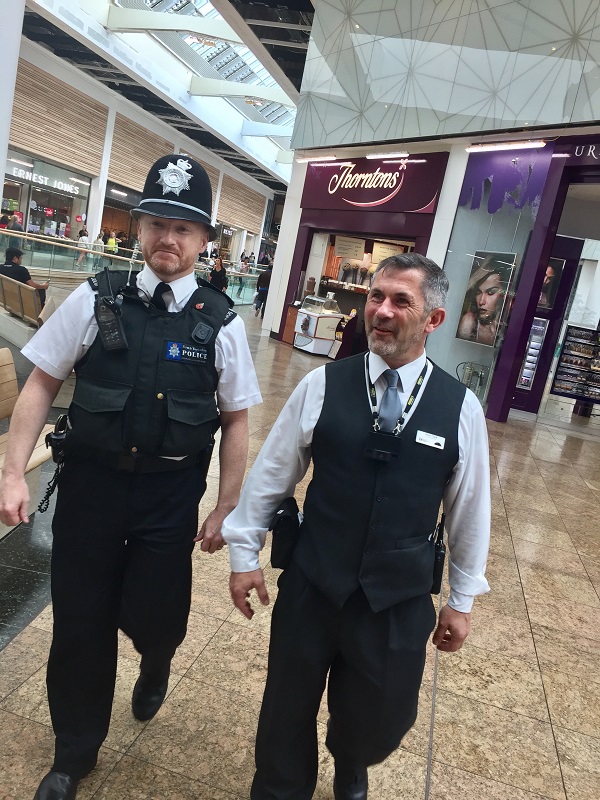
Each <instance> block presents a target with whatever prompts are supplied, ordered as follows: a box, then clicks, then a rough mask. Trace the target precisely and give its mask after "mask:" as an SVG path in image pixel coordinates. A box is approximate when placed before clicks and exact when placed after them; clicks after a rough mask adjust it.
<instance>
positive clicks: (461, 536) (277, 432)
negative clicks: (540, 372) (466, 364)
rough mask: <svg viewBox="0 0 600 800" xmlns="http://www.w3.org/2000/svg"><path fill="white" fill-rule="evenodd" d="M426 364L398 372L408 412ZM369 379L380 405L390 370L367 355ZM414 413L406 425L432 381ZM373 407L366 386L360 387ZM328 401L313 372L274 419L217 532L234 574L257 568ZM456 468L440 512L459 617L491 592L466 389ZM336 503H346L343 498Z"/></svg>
mask: <svg viewBox="0 0 600 800" xmlns="http://www.w3.org/2000/svg"><path fill="white" fill-rule="evenodd" d="M425 363H426V356H425V353H423V354H422V355H421V356H420V357H419V358H417V359H416V360H415V361H412V362H411V363H410V364H406V365H404V366H403V367H400V368H399V369H398V374H399V384H398V391H399V392H400V400H401V402H402V407H403V408H404V407H405V406H406V401H407V400H408V398H409V396H410V393H411V391H412V389H413V387H414V385H415V383H416V380H417V378H418V376H419V374H420V373H421V371H422V369H423V367H424V366H425ZM368 364H369V378H370V380H371V383H373V385H374V386H375V391H376V395H377V403H378V404H379V403H380V402H381V398H382V396H383V393H384V391H385V389H386V388H387V382H386V380H385V378H384V377H383V372H384V371H385V370H386V369H389V367H388V365H387V364H386V362H385V361H384V360H383V359H382V358H381V357H380V356H378V355H376V354H374V353H370V355H369V361H368ZM431 369H432V368H431V365H429V369H428V372H427V375H426V377H425V384H424V385H423V387H422V389H421V392H420V393H419V395H418V396H417V399H416V401H415V403H414V404H413V405H412V407H411V410H410V412H409V413H407V415H406V419H405V421H404V424H406V422H408V420H409V419H410V417H411V415H412V414H413V413H414V410H415V408H416V407H417V406H418V404H419V399H420V397H421V396H422V393H423V391H424V389H425V386H426V382H427V381H428V379H429V376H430V374H431ZM357 391H361V392H364V395H365V403H368V404H369V405H370V399H369V394H368V386H367V381H366V380H365V381H364V383H363V384H362V385H360V386H358V387H357ZM324 397H325V367H324V366H322V367H318V368H317V369H316V370H314V371H313V372H310V373H309V374H308V375H307V376H306V377H305V378H303V380H302V381H301V382H300V383H299V384H298V386H297V387H296V389H295V390H294V392H293V393H292V395H291V396H290V398H289V400H288V401H287V403H286V404H285V406H284V408H283V409H282V411H281V414H280V415H279V417H278V418H277V420H276V422H275V424H274V425H273V428H272V429H271V432H270V433H269V435H268V437H267V439H266V441H265V443H264V445H263V447H262V450H261V451H260V454H259V455H258V458H257V459H256V461H255V462H254V466H253V467H252V469H251V470H250V473H249V475H248V477H247V479H246V483H245V485H244V488H243V490H242V495H241V498H240V502H239V503H238V506H237V508H236V509H235V510H234V511H232V512H231V514H229V516H228V517H227V518H226V519H225V522H224V524H223V528H222V532H223V536H224V538H225V541H226V542H227V544H228V545H229V551H230V560H231V569H232V570H233V571H234V572H249V571H252V570H255V569H258V567H259V566H260V565H259V560H258V554H259V552H260V550H261V548H262V547H263V545H264V543H265V537H266V534H267V530H268V525H269V522H270V520H271V518H272V516H273V512H274V510H275V508H276V507H277V505H278V504H279V503H280V502H281V500H283V499H284V498H285V497H288V496H290V495H292V494H293V493H294V489H295V487H296V485H297V483H298V482H299V481H301V480H302V478H303V477H304V475H305V474H306V471H307V469H308V467H309V464H310V459H311V445H312V437H313V431H314V428H315V426H316V424H317V421H318V419H319V417H320V414H321V410H322V407H323V399H324ZM458 449H459V458H458V463H457V464H456V467H455V469H454V473H453V475H452V478H451V479H450V482H449V483H448V486H447V487H446V489H445V491H444V498H443V503H444V511H445V512H446V530H447V533H448V546H449V550H450V559H449V578H450V597H449V600H448V602H449V604H450V606H451V607H452V608H455V609H456V610H457V611H465V612H466V611H470V610H471V607H472V605H473V598H474V596H475V595H477V594H483V593H485V592H487V591H489V586H488V583H487V581H486V579H485V575H484V572H485V564H486V560H487V553H488V547H489V539H490V515H491V500H490V482H489V451H488V438H487V429H486V426H485V418H484V416H483V411H482V409H481V406H480V404H479V401H478V400H477V398H476V397H475V395H474V394H473V392H471V391H470V390H469V389H467V391H466V395H465V399H464V401H463V405H462V408H461V412H460V418H459V429H458ZM340 502H343V498H342V497H340Z"/></svg>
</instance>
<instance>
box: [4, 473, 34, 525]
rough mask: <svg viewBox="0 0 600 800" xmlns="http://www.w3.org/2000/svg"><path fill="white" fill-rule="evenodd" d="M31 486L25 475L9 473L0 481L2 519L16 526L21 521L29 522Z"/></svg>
mask: <svg viewBox="0 0 600 800" xmlns="http://www.w3.org/2000/svg"><path fill="white" fill-rule="evenodd" d="M28 509H29V488H28V486H27V483H26V482H25V478H24V477H19V478H14V477H10V476H8V475H5V476H3V477H2V480H1V481H0V520H1V521H2V522H3V523H4V524H5V525H10V526H11V527H13V528H14V526H15V525H18V524H19V523H20V522H29V514H28V513H27V512H28Z"/></svg>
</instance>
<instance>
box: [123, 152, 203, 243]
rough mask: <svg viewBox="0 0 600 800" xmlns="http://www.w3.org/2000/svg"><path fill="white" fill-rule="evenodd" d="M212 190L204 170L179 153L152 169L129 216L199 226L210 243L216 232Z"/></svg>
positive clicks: (160, 159) (163, 160)
mask: <svg viewBox="0 0 600 800" xmlns="http://www.w3.org/2000/svg"><path fill="white" fill-rule="evenodd" d="M211 206H212V189H211V186H210V180H209V178H208V175H207V174H206V170H205V169H204V167H203V166H202V165H201V164H199V163H198V162H197V161H194V159H193V158H190V157H189V156H186V155H183V154H181V153H179V154H174V155H171V156H163V157H162V158H159V159H158V161H157V162H156V163H155V164H153V165H152V167H151V168H150V172H149V173H148V177H147V178H146V183H145V184H144V192H143V194H142V199H141V200H140V203H139V205H138V206H137V208H133V209H132V210H131V216H132V217H134V219H138V218H139V215H140V214H150V215H151V216H153V217H164V218H165V219H185V220H188V221H190V222H202V223H204V225H206V227H207V228H208V231H209V241H210V242H212V241H213V239H215V238H216V236H217V232H216V230H215V229H214V228H213V226H212V225H211Z"/></svg>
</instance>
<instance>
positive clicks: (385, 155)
mask: <svg viewBox="0 0 600 800" xmlns="http://www.w3.org/2000/svg"><path fill="white" fill-rule="evenodd" d="M409 155H410V153H367V155H366V156H365V158H408V157H409Z"/></svg>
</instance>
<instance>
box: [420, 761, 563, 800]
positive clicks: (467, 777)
mask: <svg viewBox="0 0 600 800" xmlns="http://www.w3.org/2000/svg"><path fill="white" fill-rule="evenodd" d="M558 796H559V797H563V798H564V794H563V795H558ZM415 800H416V798H415ZM429 800H545V799H544V797H543V796H542V795H540V794H537V793H536V794H533V793H532V792H524V791H522V790H521V789H516V788H515V787H514V786H507V784H506V783H500V782H498V781H491V780H489V779H487V778H483V777H481V775H473V774H471V773H470V772H465V771H464V770H461V769H455V768H454V767H449V766H448V765H447V764H440V763H438V762H437V761H434V762H433V765H432V769H431V787H430V794H429Z"/></svg>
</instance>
